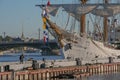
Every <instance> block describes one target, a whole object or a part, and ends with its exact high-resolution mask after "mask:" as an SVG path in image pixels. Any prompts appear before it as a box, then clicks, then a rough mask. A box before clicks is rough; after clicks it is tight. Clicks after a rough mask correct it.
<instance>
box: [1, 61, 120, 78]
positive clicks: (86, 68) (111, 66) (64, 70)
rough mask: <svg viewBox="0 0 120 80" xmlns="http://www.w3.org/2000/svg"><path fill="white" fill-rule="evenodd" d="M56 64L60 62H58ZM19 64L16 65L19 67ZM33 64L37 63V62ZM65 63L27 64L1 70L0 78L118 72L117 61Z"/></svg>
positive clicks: (89, 74)
mask: <svg viewBox="0 0 120 80" xmlns="http://www.w3.org/2000/svg"><path fill="white" fill-rule="evenodd" d="M70 63H71V61H70ZM73 63H74V62H73ZM57 64H60V62H59V63H57ZM62 64H65V62H63V63H62ZM68 64H69V63H68ZM20 65H25V64H20ZM20 65H19V66H18V67H19V68H20ZM35 65H37V63H36V64H35ZM66 65H67V64H66ZM66 65H64V66H59V67H52V66H50V67H44V66H43V67H36V68H34V67H33V66H32V65H30V64H29V67H26V68H24V69H22V70H5V71H1V72H0V80H47V79H49V80H55V79H54V78H53V77H56V76H59V75H61V74H72V76H74V77H75V78H81V77H87V76H91V75H94V74H105V73H114V72H120V63H119V62H114V63H104V64H103V63H99V64H89V65H76V66H66ZM72 65H74V64H72ZM38 66H40V65H38ZM14 68H17V65H14Z"/></svg>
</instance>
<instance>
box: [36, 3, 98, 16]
mask: <svg viewBox="0 0 120 80" xmlns="http://www.w3.org/2000/svg"><path fill="white" fill-rule="evenodd" d="M36 6H40V7H41V8H42V7H43V6H42V5H36ZM60 7H62V8H63V9H64V10H65V11H66V12H67V13H70V14H71V15H72V16H73V17H76V16H75V15H78V16H79V15H82V14H86V13H89V12H91V11H92V10H94V9H96V8H97V7H98V5H92V4H84V5H82V4H51V5H50V6H47V9H48V10H49V14H50V15H52V14H54V15H55V14H56V13H57V11H58V9H59V8H60Z"/></svg>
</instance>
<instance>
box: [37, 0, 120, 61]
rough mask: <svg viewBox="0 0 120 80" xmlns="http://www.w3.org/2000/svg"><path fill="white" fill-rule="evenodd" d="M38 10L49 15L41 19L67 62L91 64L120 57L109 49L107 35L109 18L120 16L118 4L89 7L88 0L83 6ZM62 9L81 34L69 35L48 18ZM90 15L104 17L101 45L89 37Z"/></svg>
mask: <svg viewBox="0 0 120 80" xmlns="http://www.w3.org/2000/svg"><path fill="white" fill-rule="evenodd" d="M36 6H40V7H41V8H42V9H43V8H44V10H45V9H46V12H47V14H46V15H44V14H42V17H43V18H45V20H46V24H47V25H49V28H48V31H49V32H50V33H51V34H52V35H53V36H54V37H55V38H56V40H57V41H58V44H59V45H60V50H62V51H63V52H64V56H65V58H67V59H76V58H79V59H81V60H83V61H85V62H89V61H92V60H93V59H96V58H97V59H101V60H103V59H108V57H117V56H119V55H120V50H116V49H114V48H111V47H110V46H108V44H109V36H108V35H110V33H109V31H108V30H109V28H108V17H110V16H113V15H116V14H119V13H120V4H119V3H108V1H107V0H105V3H103V4H102V3H99V4H88V3H87V0H81V4H51V5H48V6H45V5H44V6H43V5H36ZM60 7H62V8H63V9H64V11H66V12H67V13H68V14H69V15H70V16H72V17H74V18H75V19H76V20H77V21H78V22H80V28H79V29H80V33H77V32H72V31H71V32H70V31H66V30H65V29H63V28H62V27H59V26H58V25H57V24H56V23H54V22H53V21H52V20H51V19H50V17H49V16H48V14H50V15H56V13H57V11H58V10H59V8H60ZM47 10H48V11H47ZM88 13H92V14H94V15H97V16H100V17H103V26H104V27H103V32H100V30H99V27H98V25H97V26H96V28H98V31H99V33H100V36H101V40H102V41H101V42H100V41H96V40H95V39H94V38H93V37H91V36H90V35H88V34H87V33H86V14H88ZM74 27H75V26H74ZM111 29H112V28H111ZM117 34H119V33H117ZM111 43H112V42H111Z"/></svg>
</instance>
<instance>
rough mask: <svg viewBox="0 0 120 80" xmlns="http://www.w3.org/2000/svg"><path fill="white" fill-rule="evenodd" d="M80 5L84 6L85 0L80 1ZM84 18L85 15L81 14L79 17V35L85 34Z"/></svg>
mask: <svg viewBox="0 0 120 80" xmlns="http://www.w3.org/2000/svg"><path fill="white" fill-rule="evenodd" d="M80 1H81V3H82V4H86V2H87V0H80ZM85 18H86V16H85V14H82V15H81V17H80V26H81V28H80V33H82V34H84V33H85V21H86V19H85Z"/></svg>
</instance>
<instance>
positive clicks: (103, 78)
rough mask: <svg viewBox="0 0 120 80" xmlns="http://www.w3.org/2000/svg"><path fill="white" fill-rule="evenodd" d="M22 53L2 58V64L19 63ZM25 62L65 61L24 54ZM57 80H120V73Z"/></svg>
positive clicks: (6, 55) (38, 54)
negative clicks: (31, 60)
mask: <svg viewBox="0 0 120 80" xmlns="http://www.w3.org/2000/svg"><path fill="white" fill-rule="evenodd" d="M21 54H22V53H17V54H13V53H9V54H4V55H1V56H0V62H14V61H19V56H20V55H21ZM24 56H25V60H28V59H30V58H33V59H34V60H42V59H43V58H45V59H49V60H56V59H63V58H64V57H63V56H41V54H40V53H24ZM55 80H120V73H110V74H100V75H93V76H89V77H84V78H82V79H55Z"/></svg>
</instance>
